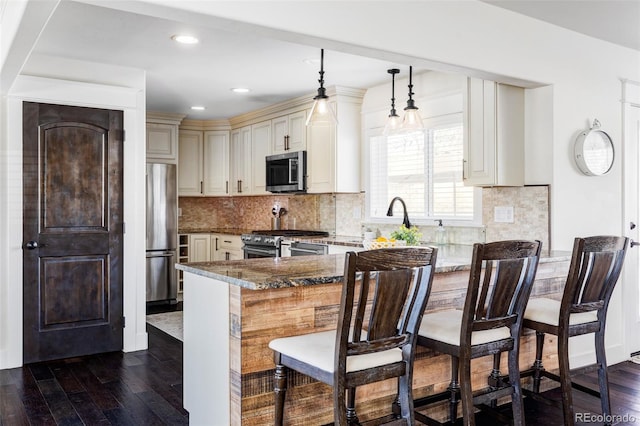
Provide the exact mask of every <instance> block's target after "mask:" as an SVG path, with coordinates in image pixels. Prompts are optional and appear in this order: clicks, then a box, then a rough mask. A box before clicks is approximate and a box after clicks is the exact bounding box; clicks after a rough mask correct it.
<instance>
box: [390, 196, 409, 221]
mask: <svg viewBox="0 0 640 426" xmlns="http://www.w3.org/2000/svg"><path fill="white" fill-rule="evenodd" d="M396 201H400V202H401V203H402V210H403V211H404V219H402V223H403V224H404V226H406V227H407V228H411V223H410V222H409V215H408V214H407V205H406V204H405V203H404V200H403V199H402V198H400V197H393V200H391V203H390V204H389V210H387V216H393V204H394V203H395V202H396Z"/></svg>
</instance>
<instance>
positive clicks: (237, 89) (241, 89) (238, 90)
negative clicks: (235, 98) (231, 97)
mask: <svg viewBox="0 0 640 426" xmlns="http://www.w3.org/2000/svg"><path fill="white" fill-rule="evenodd" d="M231 91H232V92H234V93H248V92H249V89H247V88H246V87H234V88H233V89H231Z"/></svg>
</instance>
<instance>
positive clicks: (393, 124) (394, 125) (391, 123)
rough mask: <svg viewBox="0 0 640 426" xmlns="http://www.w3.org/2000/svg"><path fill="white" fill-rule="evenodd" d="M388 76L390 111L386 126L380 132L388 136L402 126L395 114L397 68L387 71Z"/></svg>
mask: <svg viewBox="0 0 640 426" xmlns="http://www.w3.org/2000/svg"><path fill="white" fill-rule="evenodd" d="M387 72H388V73H389V74H391V111H389V118H387V124H386V125H385V126H384V130H383V131H382V134H383V135H390V134H392V133H394V132H396V131H398V130H399V129H400V126H401V125H402V120H400V116H399V115H398V113H397V112H396V95H395V91H396V88H395V82H396V74H398V73H399V72H400V70H399V69H398V68H391V69H390V70H387Z"/></svg>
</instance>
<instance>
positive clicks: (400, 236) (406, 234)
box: [391, 224, 422, 246]
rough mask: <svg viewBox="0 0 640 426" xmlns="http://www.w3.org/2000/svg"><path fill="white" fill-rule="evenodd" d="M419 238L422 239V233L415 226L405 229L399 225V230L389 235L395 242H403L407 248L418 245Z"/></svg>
mask: <svg viewBox="0 0 640 426" xmlns="http://www.w3.org/2000/svg"><path fill="white" fill-rule="evenodd" d="M420 237H422V233H421V232H420V230H419V229H418V227H417V226H412V227H411V228H407V227H406V226H404V224H402V225H400V228H399V229H398V230H396V231H393V232H392V233H391V238H395V239H396V240H404V241H406V242H407V245H409V246H412V245H416V244H418V243H419V242H420Z"/></svg>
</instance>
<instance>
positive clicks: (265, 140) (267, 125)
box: [251, 120, 271, 195]
mask: <svg viewBox="0 0 640 426" xmlns="http://www.w3.org/2000/svg"><path fill="white" fill-rule="evenodd" d="M270 144H271V121H270V120H269V121H263V122H261V123H257V124H254V125H252V126H251V193H252V194H254V195H258V194H268V192H267V190H266V187H267V168H266V163H265V157H266V156H267V155H269V154H270Z"/></svg>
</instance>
